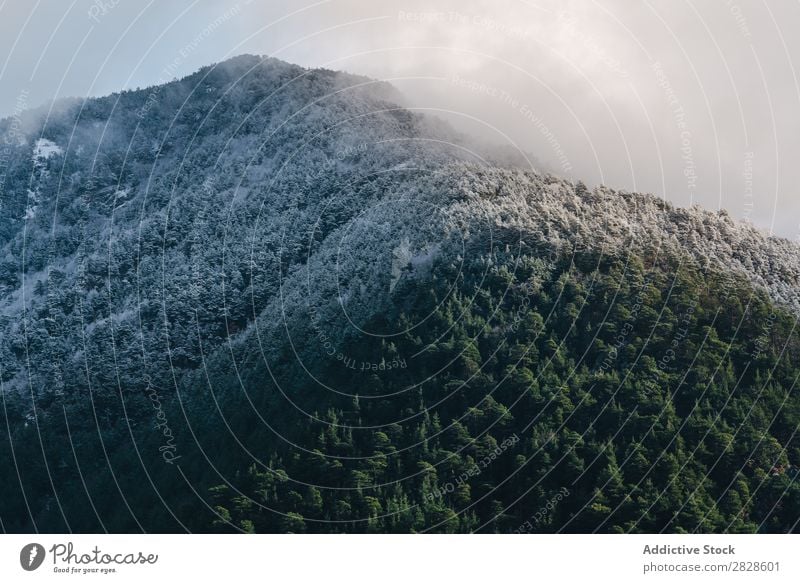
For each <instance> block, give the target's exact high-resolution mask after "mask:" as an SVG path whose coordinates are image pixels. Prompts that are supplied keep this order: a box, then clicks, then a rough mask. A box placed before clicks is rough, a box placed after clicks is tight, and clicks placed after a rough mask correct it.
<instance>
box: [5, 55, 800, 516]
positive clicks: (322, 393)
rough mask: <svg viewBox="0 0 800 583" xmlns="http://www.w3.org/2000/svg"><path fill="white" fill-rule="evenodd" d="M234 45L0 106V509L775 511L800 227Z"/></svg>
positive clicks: (799, 460) (790, 452)
mask: <svg viewBox="0 0 800 583" xmlns="http://www.w3.org/2000/svg"><path fill="white" fill-rule="evenodd" d="M402 102H403V99H402V96H401V95H399V94H398V93H397V92H396V91H395V90H394V89H393V88H392V87H391V86H390V85H388V84H386V83H383V82H378V81H375V80H372V79H367V78H364V77H358V76H353V75H349V74H345V73H340V72H334V71H327V70H315V69H311V70H309V69H303V68H301V67H297V66H294V65H290V64H287V63H283V62H280V61H277V60H275V59H267V58H261V57H255V56H242V57H237V58H234V59H231V60H229V61H225V62H223V63H219V64H216V65H213V66H209V67H206V68H203V69H201V70H200V71H198V72H197V73H195V74H193V75H190V76H189V77H186V78H184V79H181V80H177V81H174V82H172V83H168V84H166V85H162V86H157V87H151V88H145V89H140V90H136V91H125V92H122V93H119V94H114V95H111V96H108V97H103V98H99V99H88V100H85V101H78V100H69V101H63V102H56V103H54V104H53V105H52V106H49V107H46V108H41V109H38V110H34V111H30V112H24V113H22V114H20V115H18V116H16V117H14V118H10V119H7V120H4V121H3V122H0V134H2V135H3V140H2V144H3V150H2V155H1V156H0V161H2V162H3V166H2V167H0V168H2V174H0V178H2V199H0V204H1V205H2V206H0V331H2V332H0V383H2V397H3V411H4V414H3V416H2V418H1V420H0V424H2V425H3V427H2V428H1V429H2V433H3V435H4V436H7V438H6V439H3V440H2V441H1V442H0V461H2V465H1V466H0V467H2V468H3V476H2V481H1V482H0V483H2V490H0V494H2V495H0V525H2V528H3V529H4V530H5V531H8V532H28V531H55V532H61V531H76V532H102V531H114V532H138V531H162V532H176V531H216V530H221V531H256V532H289V531H290V532H305V531H308V532H365V531H366V532H412V531H413V532H417V531H431V532H473V531H479V532H495V531H496V532H555V531H570V532H595V531H597V532H606V531H609V532H629V531H636V532H661V531H664V532H683V531H702V532H722V531H736V532H753V531H759V532H787V531H791V530H793V529H794V528H796V526H797V522H798V519H800V487H798V486H797V484H796V483H795V478H796V476H797V468H798V465H800V448H798V441H797V438H796V430H797V427H798V424H799V423H800V411H799V410H798V404H797V403H798V401H797V399H796V397H795V395H794V394H793V392H794V390H795V384H796V383H795V382H796V377H797V372H798V370H797V367H796V365H795V364H794V363H795V362H798V356H799V354H798V349H799V348H800V346H798V342H797V338H796V333H795V322H796V316H797V314H798V311H799V310H800V297H799V296H798V292H799V291H800V281H799V280H798V277H800V248H798V246H797V245H795V244H793V243H791V242H788V241H786V240H782V239H778V238H772V237H766V236H764V235H763V234H762V233H760V232H759V231H757V230H756V229H755V228H753V227H751V226H748V225H746V224H743V223H738V222H736V221H734V220H732V219H731V218H730V217H729V216H728V215H727V214H725V213H724V212H722V213H711V212H707V211H704V210H702V209H699V208H692V209H681V208H675V207H673V206H671V205H670V204H668V203H666V202H664V201H662V200H659V199H657V198H655V197H653V196H651V195H646V194H637V193H628V192H618V191H614V190H612V189H609V188H606V187H603V186H600V187H596V188H594V189H591V190H590V189H588V188H587V187H586V186H585V185H584V184H582V183H580V182H578V183H573V182H571V181H569V180H565V179H563V178H560V177H557V176H553V175H549V174H545V173H542V172H540V171H538V170H537V168H536V166H537V163H536V162H535V161H534V162H533V163H528V160H529V158H530V157H526V156H525V155H524V154H519V155H513V156H512V155H509V153H508V152H506V151H503V150H501V149H498V148H494V147H492V146H487V145H483V144H480V143H477V142H476V141H475V140H473V139H471V138H469V137H467V136H464V135H461V134H460V133H458V132H457V131H455V130H453V129H452V128H450V127H449V126H448V125H447V124H445V123H444V122H441V121H439V120H437V119H435V118H431V117H427V116H425V115H421V114H419V113H416V112H414V111H413V110H410V109H408V108H406V107H404V106H403V105H402Z"/></svg>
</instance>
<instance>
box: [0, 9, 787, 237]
mask: <svg viewBox="0 0 800 583" xmlns="http://www.w3.org/2000/svg"><path fill="white" fill-rule="evenodd" d="M798 27H800V2H796V1H794V0H792V1H790V0H777V1H771V2H767V1H766V0H705V1H703V2H698V1H686V0H657V1H656V0H653V1H646V0H643V1H635V0H598V1H592V0H583V1H580V2H578V1H564V0H561V1H557V0H536V1H528V0H460V1H456V0H427V1H403V0H401V1H399V2H398V1H394V2H392V1H387V0H360V1H356V0H322V1H319V0H317V1H313V0H295V1H291V2H290V1H274V0H238V1H237V0H169V1H163V0H162V1H160V2H156V1H155V0H0V116H8V115H13V114H14V113H15V112H16V111H18V110H20V109H22V108H25V107H35V106H38V105H41V104H44V103H47V102H49V101H50V100H52V99H54V98H58V97H65V96H72V97H74V96H77V97H86V96H97V95H104V94H108V93H111V92H114V91H118V90H121V89H135V88H137V87H146V86H149V85H153V84H156V83H160V82H164V81H169V80H171V79H172V78H174V77H181V76H184V75H187V74H189V73H191V72H193V71H195V70H196V69H198V68H200V67H202V66H204V65H207V64H210V63H214V62H219V61H222V60H225V59H227V58H229V57H232V56H235V55H238V54H242V53H251V54H263V55H270V56H274V57H277V58H280V59H283V60H286V61H290V62H293V63H297V64H299V65H303V66H306V67H326V68H329V69H341V70H346V71H349V72H353V73H360V74H364V75H369V76H371V77H375V78H379V79H385V80H388V81H390V82H392V83H393V84H394V85H396V86H397V87H398V88H399V89H400V90H401V91H402V92H403V94H404V95H405V96H406V100H407V104H408V105H409V106H411V107H415V108H419V109H420V110H424V111H428V112H430V113H433V114H435V115H438V116H440V117H444V118H446V119H448V120H450V121H451V122H453V123H455V124H456V125H458V126H459V127H460V128H461V129H463V130H465V131H468V132H471V133H475V134H478V135H479V136H481V137H482V138H483V139H486V140H491V141H494V142H498V143H503V144H507V145H509V146H510V147H513V148H519V149H521V150H523V151H526V152H529V153H532V154H533V155H534V156H535V157H536V158H537V159H538V160H540V161H541V162H542V165H543V166H544V167H545V168H546V169H548V170H550V171H552V172H555V173H557V174H561V175H564V176H567V177H569V178H572V179H582V180H583V181H584V182H585V183H586V184H587V185H590V186H591V185H596V184H605V185H608V186H610V187H612V188H619V189H625V190H635V191H641V192H650V193H653V194H655V195H656V196H659V197H662V198H665V199H667V200H669V201H671V202H673V203H675V204H677V205H680V206H688V205H691V204H699V205H701V206H703V207H706V208H709V209H720V208H725V209H727V210H728V211H729V212H730V214H731V215H733V216H735V217H738V218H740V219H742V220H746V221H750V222H752V223H753V224H755V225H756V226H757V227H759V228H761V229H763V230H764V231H765V232H769V233H774V234H777V235H780V236H783V237H787V238H789V239H792V240H800V189H799V187H798V185H800V163H798V161H797V158H798V155H800V80H799V79H798V78H799V77H800V75H798V72H797V71H796V70H795V64H800V36H799V35H797V34H796V31H797V29H798Z"/></svg>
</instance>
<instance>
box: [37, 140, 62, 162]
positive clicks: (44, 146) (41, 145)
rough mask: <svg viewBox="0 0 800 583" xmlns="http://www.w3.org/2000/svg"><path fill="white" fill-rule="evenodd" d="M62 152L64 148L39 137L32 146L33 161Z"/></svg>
mask: <svg viewBox="0 0 800 583" xmlns="http://www.w3.org/2000/svg"><path fill="white" fill-rule="evenodd" d="M63 153H64V150H62V149H61V146H59V145H58V144H56V143H55V142H51V141H50V140H46V139H44V138H39V139H38V140H36V143H35V144H34V146H33V161H34V162H38V161H41V160H47V159H48V158H49V157H50V156H59V155H61V154H63Z"/></svg>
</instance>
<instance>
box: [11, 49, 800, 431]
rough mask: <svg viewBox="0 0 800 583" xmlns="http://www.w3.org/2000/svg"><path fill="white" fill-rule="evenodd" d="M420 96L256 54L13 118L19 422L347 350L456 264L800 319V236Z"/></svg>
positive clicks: (131, 413) (133, 408)
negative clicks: (717, 280)
mask: <svg viewBox="0 0 800 583" xmlns="http://www.w3.org/2000/svg"><path fill="white" fill-rule="evenodd" d="M402 101H403V100H402V97H401V96H400V95H399V94H397V93H396V91H395V90H394V89H393V88H392V87H391V86H389V85H388V84H386V83H383V82H378V81H375V80H372V79H367V78H363V77H357V76H353V75H348V74H344V73H338V72H333V71H326V70H307V69H303V68H301V67H297V66H293V65H289V64H287V63H283V62H280V61H277V60H274V59H263V58H260V57H254V56H242V57H237V58H235V59H231V60H229V61H226V62H224V63H220V64H217V65H214V66H210V67H206V68H204V69H201V70H200V71H198V72H197V73H195V74H193V75H191V76H189V77H186V78H184V79H181V80H178V81H174V82H172V83H168V84H166V85H163V86H158V87H151V88H145V89H140V90H136V91H125V92H122V93H119V94H114V95H111V96H108V97H104V98H99V99H88V100H86V101H77V100H72V101H64V102H56V103H55V104H54V105H53V106H49V107H46V108H41V109H38V110H34V111H30V112H25V113H23V114H22V115H21V116H19V117H18V118H13V119H7V120H4V121H2V122H0V143H2V144H3V146H2V147H3V148H4V151H3V152H2V157H0V160H2V161H3V162H4V167H3V168H2V174H0V175H1V176H2V177H3V182H2V190H1V191H0V195H1V196H2V198H0V381H2V390H3V393H4V395H8V396H9V399H13V398H16V397H12V396H13V395H18V396H22V395H24V396H25V397H26V399H25V400H23V399H22V398H21V397H20V400H19V401H18V403H17V402H16V401H15V403H17V404H16V405H13V404H12V405H13V406H11V408H10V409H8V410H9V411H10V412H11V413H10V415H11V421H10V422H9V423H11V424H12V425H13V424H14V423H19V424H31V423H37V424H39V423H43V422H44V421H46V420H47V419H48V418H49V417H51V416H52V417H55V416H61V415H62V408H61V407H60V406H59V405H64V406H65V407H68V406H70V403H76V402H80V401H82V400H85V399H86V398H87V397H86V396H87V395H90V396H91V398H92V399H93V401H92V404H93V410H94V411H95V412H96V414H97V415H99V416H100V418H102V419H103V422H104V423H108V424H109V426H110V427H114V428H115V429H114V431H120V432H122V431H123V427H122V426H123V421H122V420H121V419H115V418H114V417H113V415H111V414H108V415H107V418H104V416H105V415H106V413H105V412H104V410H103V403H104V402H105V401H109V402H110V401H113V400H114V399H115V398H116V397H117V396H118V395H122V396H123V401H124V398H125V396H128V398H129V399H131V401H130V402H129V403H128V404H127V407H129V409H126V410H125V416H126V419H127V421H126V422H127V423H129V424H130V420H131V419H134V420H135V419H137V415H138V414H142V415H143V413H141V412H142V411H144V412H145V413H146V412H147V411H148V407H149V406H150V402H149V401H148V399H150V400H151V401H152V400H153V398H152V396H147V397H146V398H145V399H143V400H142V399H140V400H139V401H137V400H136V399H137V398H139V397H141V395H142V391H152V390H155V389H154V387H156V388H157V390H158V393H157V394H158V399H164V400H167V399H168V398H169V397H168V396H167V394H168V393H169V394H172V393H177V394H179V395H180V394H181V391H186V390H188V388H189V387H197V386H199V384H200V383H202V382H203V381H202V379H203V377H204V375H206V374H207V372H203V371H205V370H206V369H205V367H204V365H205V364H207V363H208V362H212V363H214V370H215V372H220V371H225V372H226V373H230V374H231V375H239V374H240V373H241V370H240V369H241V367H242V366H244V364H243V363H247V362H248V361H249V360H250V361H252V360H253V359H264V360H265V361H266V362H267V363H271V364H273V365H278V364H280V363H281V362H285V361H286V360H287V358H293V357H292V356H291V355H292V354H294V355H295V356H296V357H297V360H298V362H303V363H308V362H314V360H315V359H317V360H318V359H319V358H320V355H321V354H323V353H324V354H336V352H337V350H339V349H340V347H341V346H342V345H343V344H345V343H346V342H347V341H348V340H349V339H352V338H354V337H357V336H359V335H361V334H364V333H365V330H364V326H367V325H368V323H369V322H370V321H372V320H374V318H375V317H376V316H379V315H381V314H383V313H385V312H387V311H389V307H390V306H392V305H397V304H402V302H403V295H404V294H405V293H406V292H407V290H408V289H409V286H415V285H418V284H420V283H421V284H422V287H425V284H426V282H427V281H429V280H430V278H433V277H435V274H434V271H435V270H434V267H435V266H437V265H453V266H455V267H456V268H457V267H458V266H459V265H460V264H462V263H463V262H464V259H465V258H466V257H469V258H475V257H484V258H486V260H487V262H491V261H492V258H493V256H494V255H495V254H496V253H498V252H500V253H503V254H511V255H512V256H513V255H514V254H518V255H537V254H539V255H541V256H543V257H554V256H559V255H563V254H568V255H569V254H574V253H576V252H579V251H583V250H587V249H591V250H593V251H594V252H597V253H601V254H602V255H605V256H608V257H614V258H619V259H620V260H621V261H623V262H624V261H626V260H627V259H629V258H631V257H636V258H641V257H647V258H648V259H649V261H650V262H651V263H654V264H658V263H659V262H663V263H664V265H668V264H669V265H674V264H675V263H676V262H677V264H680V265H684V266H686V267H687V269H695V270H698V271H700V272H702V271H707V270H715V271H723V272H730V273H735V274H737V275H740V276H742V277H744V278H745V279H747V280H749V281H750V282H751V283H752V284H753V285H754V287H755V288H758V289H761V290H763V291H765V292H766V293H767V294H768V295H769V297H770V298H771V299H772V300H773V301H774V302H776V303H778V304H781V305H784V306H786V307H788V308H789V309H791V310H793V311H794V312H795V313H797V314H800V247H798V246H797V245H796V244H794V243H791V242H789V241H786V240H783V239H779V238H774V237H767V236H765V235H764V234H763V233H761V232H760V231H758V230H756V229H755V228H754V227H752V226H749V225H747V224H744V223H741V222H737V221H734V220H733V219H731V218H730V217H729V216H728V215H727V214H725V213H715V212H709V211H704V210H702V209H700V208H692V209H681V208H675V207H673V206H672V205H670V204H668V203H665V202H664V201H662V200H659V199H658V198H656V197H653V196H651V195H646V194H637V193H629V192H618V191H614V190H612V189H610V188H606V187H603V186H599V187H595V188H587V187H586V186H584V185H583V184H582V183H577V184H575V183H573V182H571V181H569V180H566V179H563V178H559V177H557V176H553V175H550V174H545V173H541V172H539V171H538V170H537V169H536V168H531V167H525V166H524V164H523V163H522V162H524V158H522V157H520V159H510V157H509V156H508V154H507V153H506V152H504V151H501V150H497V149H494V148H492V147H489V146H482V145H479V144H476V143H475V141H473V140H471V139H470V138H468V137H466V136H463V135H461V134H459V133H458V132H456V131H455V130H453V129H452V128H450V127H448V126H447V125H446V124H445V123H443V122H441V121H439V120H437V119H435V118H431V117H428V116H425V115H421V114H419V113H415V112H414V111H411V110H409V109H407V108H405V107H403V106H402ZM307 372H309V374H313V373H314V371H313V370H308V371H307ZM220 374H221V373H220ZM165 387H168V388H165ZM146 395H147V393H146ZM149 395H152V393H149ZM30 397H32V398H30ZM142 401H143V402H142ZM95 405H97V408H95ZM137 407H138V409H137ZM137 411H138V412H139V413H137ZM15 416H16V417H15ZM136 424H137V422H136V421H134V422H133V425H134V426H136Z"/></svg>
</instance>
